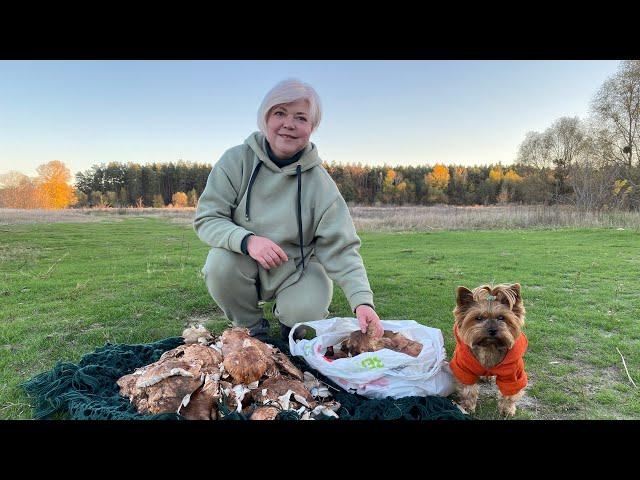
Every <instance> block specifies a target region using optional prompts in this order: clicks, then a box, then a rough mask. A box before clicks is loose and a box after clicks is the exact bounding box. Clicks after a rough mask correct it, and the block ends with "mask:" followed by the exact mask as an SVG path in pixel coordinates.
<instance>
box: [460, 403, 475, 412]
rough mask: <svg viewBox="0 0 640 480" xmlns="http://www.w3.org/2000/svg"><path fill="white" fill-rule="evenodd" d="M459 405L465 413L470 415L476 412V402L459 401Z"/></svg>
mask: <svg viewBox="0 0 640 480" xmlns="http://www.w3.org/2000/svg"><path fill="white" fill-rule="evenodd" d="M459 405H460V407H462V409H463V410H464V411H465V412H466V413H469V414H471V413H475V412H476V402H474V401H472V400H461V401H460V402H459Z"/></svg>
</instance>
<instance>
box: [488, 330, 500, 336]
mask: <svg viewBox="0 0 640 480" xmlns="http://www.w3.org/2000/svg"><path fill="white" fill-rule="evenodd" d="M496 333H498V330H496V329H495V328H490V329H489V335H491V336H492V337H495V336H496Z"/></svg>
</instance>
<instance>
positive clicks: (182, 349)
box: [158, 343, 222, 373]
mask: <svg viewBox="0 0 640 480" xmlns="http://www.w3.org/2000/svg"><path fill="white" fill-rule="evenodd" d="M168 359H178V360H182V361H185V362H200V363H201V364H202V366H201V370H202V373H214V372H218V371H219V366H218V365H220V363H222V353H220V352H219V351H218V350H216V349H214V348H211V347H209V346H206V345H202V344H199V343H191V344H188V345H180V346H178V347H176V348H174V349H173V350H169V351H167V352H165V353H163V354H162V356H161V357H160V360H158V362H162V361H164V360H168Z"/></svg>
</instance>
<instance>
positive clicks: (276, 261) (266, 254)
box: [247, 235, 289, 270]
mask: <svg viewBox="0 0 640 480" xmlns="http://www.w3.org/2000/svg"><path fill="white" fill-rule="evenodd" d="M247 252H249V256H250V257H251V258H253V259H254V260H255V261H256V262H258V263H259V264H260V265H262V267H263V268H264V269H265V270H269V269H270V268H274V267H278V266H280V265H281V264H282V263H283V262H286V261H287V260H288V259H289V258H288V257H287V254H286V253H284V250H282V249H281V248H280V247H279V246H278V245H277V244H275V243H274V242H272V241H271V240H269V239H268V238H266V237H259V236H257V235H251V236H250V237H249V240H248V241H247Z"/></svg>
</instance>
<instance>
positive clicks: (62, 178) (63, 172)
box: [37, 160, 78, 210]
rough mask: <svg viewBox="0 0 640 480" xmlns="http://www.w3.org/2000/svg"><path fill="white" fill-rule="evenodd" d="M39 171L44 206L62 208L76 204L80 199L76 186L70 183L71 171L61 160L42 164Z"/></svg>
mask: <svg viewBox="0 0 640 480" xmlns="http://www.w3.org/2000/svg"><path fill="white" fill-rule="evenodd" d="M37 172H38V175H39V177H38V179H37V182H38V188H39V189H40V191H41V192H42V193H41V194H42V197H43V198H44V208H47V209H53V210H57V209H61V208H67V207H69V206H70V205H74V204H75V203H76V202H77V201H78V199H77V197H76V195H75V192H74V188H73V187H72V186H71V185H69V180H71V172H70V171H69V169H68V168H67V167H66V166H65V165H64V163H62V162H60V161H59V160H52V161H51V162H49V163H46V164H44V165H40V166H39V167H38V168H37Z"/></svg>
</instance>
